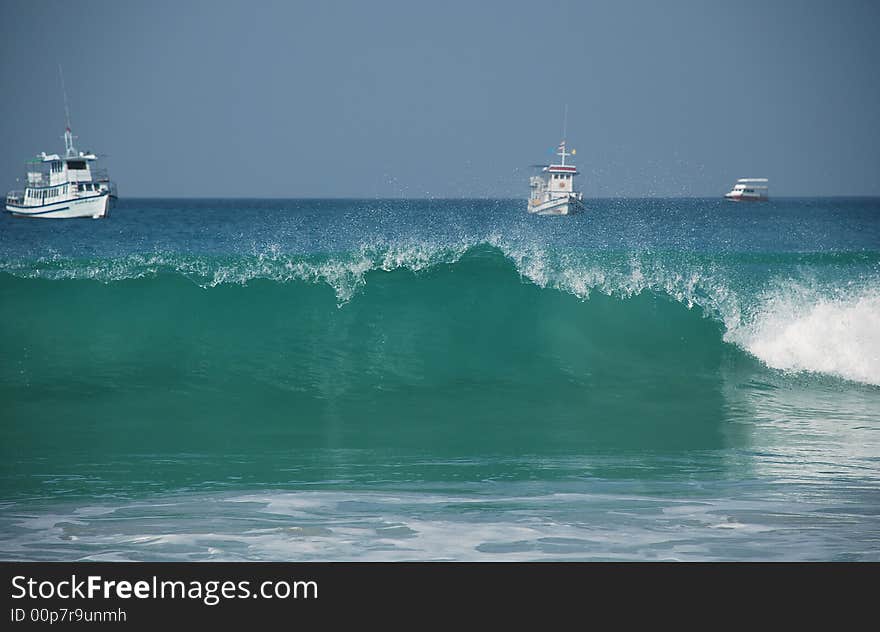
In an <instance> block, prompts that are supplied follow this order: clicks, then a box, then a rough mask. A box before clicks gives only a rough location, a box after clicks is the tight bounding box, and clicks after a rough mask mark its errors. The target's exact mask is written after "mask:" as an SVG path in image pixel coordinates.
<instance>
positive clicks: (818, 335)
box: [725, 284, 880, 386]
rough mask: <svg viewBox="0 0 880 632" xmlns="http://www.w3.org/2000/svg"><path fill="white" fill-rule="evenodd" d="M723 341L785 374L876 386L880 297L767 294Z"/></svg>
mask: <svg viewBox="0 0 880 632" xmlns="http://www.w3.org/2000/svg"><path fill="white" fill-rule="evenodd" d="M725 340H727V341H728V342H733V343H735V344H737V345H739V346H741V347H742V348H743V349H746V350H747V351H748V352H749V353H751V354H752V355H754V356H755V357H757V358H759V359H760V360H761V361H762V362H764V363H765V364H766V365H767V366H769V367H772V368H774V369H782V370H786V371H810V372H817V373H825V374H828V375H834V376H838V377H842V378H845V379H848V380H853V381H857V382H864V383H866V384H874V385H878V386H880V293H878V292H877V291H876V290H874V289H871V288H863V289H862V290H860V291H856V292H850V293H847V294H844V295H840V296H833V297H828V296H822V295H821V294H819V293H817V292H816V291H815V290H811V289H809V288H805V287H801V286H796V285H793V284H790V285H789V286H788V287H782V288H776V289H775V291H773V292H771V293H769V294H768V295H767V296H766V298H765V299H764V300H763V301H762V302H761V304H760V306H759V307H758V308H757V309H756V310H755V311H754V312H753V315H752V317H751V318H750V319H749V320H747V321H746V322H745V323H742V324H739V323H733V324H732V326H729V327H728V331H727V333H726V334H725Z"/></svg>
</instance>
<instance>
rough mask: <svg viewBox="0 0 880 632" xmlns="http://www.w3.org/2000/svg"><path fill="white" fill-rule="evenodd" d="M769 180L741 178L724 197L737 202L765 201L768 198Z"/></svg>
mask: <svg viewBox="0 0 880 632" xmlns="http://www.w3.org/2000/svg"><path fill="white" fill-rule="evenodd" d="M768 182H769V181H768V180H767V178H740V179H739V180H737V181H736V184H734V185H733V188H732V189H731V190H730V191H728V192H727V193H725V194H724V197H726V198H727V199H728V200H734V201H736V202H764V201H766V200H767V198H768V196H767V190H768Z"/></svg>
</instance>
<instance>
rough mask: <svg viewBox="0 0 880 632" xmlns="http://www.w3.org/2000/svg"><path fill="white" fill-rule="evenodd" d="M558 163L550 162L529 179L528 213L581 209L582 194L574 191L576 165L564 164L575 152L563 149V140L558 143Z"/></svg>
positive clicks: (563, 211)
mask: <svg viewBox="0 0 880 632" xmlns="http://www.w3.org/2000/svg"><path fill="white" fill-rule="evenodd" d="M558 149H559V152H558V153H557V154H556V155H557V156H560V157H561V158H562V160H560V162H559V164H550V165H547V166H546V167H543V168H542V169H541V175H536V176H532V177H531V178H530V179H529V185H530V186H531V194H530V195H529V213H535V214H537V215H570V214H571V213H574V212H576V211H578V210H581V209H583V206H584V194H583V193H581V192H579V191H575V188H574V177H575V176H576V175H578V174H579V172H578V170H577V167H575V166H574V165H571V164H566V163H565V159H566V158H567V157H568V156H573V155H575V153H577V152H576V151H575V150H574V149H572V150H571V152H570V153H569V152H567V151H565V140H563V141H562V142H561V143H559V147H558Z"/></svg>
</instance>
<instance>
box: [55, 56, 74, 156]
mask: <svg viewBox="0 0 880 632" xmlns="http://www.w3.org/2000/svg"><path fill="white" fill-rule="evenodd" d="M58 75H59V76H60V77H61V93H62V94H63V95H64V122H65V124H66V125H65V128H64V155H65V158H73V157H74V156H76V147H74V146H73V133H71V131H70V108H69V107H68V106H67V88H65V87H64V71H63V70H62V69H61V64H58Z"/></svg>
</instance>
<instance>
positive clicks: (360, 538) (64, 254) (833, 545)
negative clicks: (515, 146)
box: [0, 198, 880, 561]
mask: <svg viewBox="0 0 880 632" xmlns="http://www.w3.org/2000/svg"><path fill="white" fill-rule="evenodd" d="M0 323H2V324H0V558H2V559H5V560H149V561H151V560H181V561H191V560H284V561H300V560H302V561H305V560H517V561H519V560H523V561H525V560H684V561H694V560H736V561H740V560H835V561H838V560H840V561H842V560H873V561H880V199H876V198H855V199H846V198H825V199H775V200H771V201H769V202H766V203H752V204H749V203H739V204H737V203H731V202H725V201H724V200H716V199H653V198H651V199H605V200H588V201H587V211H586V212H584V213H582V214H579V215H576V216H571V217H535V216H530V215H528V214H527V213H526V212H525V200H229V199H224V200H207V199H124V198H123V199H121V200H120V202H119V205H118V207H117V208H115V209H114V210H113V213H112V215H111V217H110V218H109V219H107V220H103V221H92V220H66V221H63V220H61V221H51V220H26V219H16V218H13V217H11V216H9V215H7V214H4V216H3V217H2V218H0Z"/></svg>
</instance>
